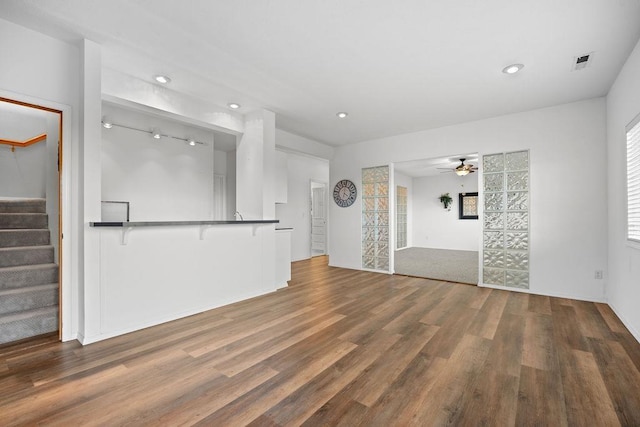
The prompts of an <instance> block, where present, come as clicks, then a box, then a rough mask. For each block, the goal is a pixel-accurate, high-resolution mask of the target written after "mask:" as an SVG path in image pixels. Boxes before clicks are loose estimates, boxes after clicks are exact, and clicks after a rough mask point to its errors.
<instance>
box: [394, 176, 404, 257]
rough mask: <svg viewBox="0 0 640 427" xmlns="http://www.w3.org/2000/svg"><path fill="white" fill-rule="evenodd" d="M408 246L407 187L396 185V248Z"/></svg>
mask: <svg viewBox="0 0 640 427" xmlns="http://www.w3.org/2000/svg"><path fill="white" fill-rule="evenodd" d="M406 247H407V187H402V186H400V185H398V186H397V187H396V248H397V249H400V248H406Z"/></svg>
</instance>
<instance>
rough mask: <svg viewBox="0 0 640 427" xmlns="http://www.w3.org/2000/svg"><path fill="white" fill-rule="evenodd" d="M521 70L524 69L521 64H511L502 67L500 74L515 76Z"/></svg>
mask: <svg viewBox="0 0 640 427" xmlns="http://www.w3.org/2000/svg"><path fill="white" fill-rule="evenodd" d="M523 68H524V65H522V64H511V65H507V66H506V67H504V68H503V69H502V72H503V73H505V74H515V73H517V72H518V71H520V70H522V69H523Z"/></svg>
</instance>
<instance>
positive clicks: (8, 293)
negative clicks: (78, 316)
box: [0, 199, 58, 344]
mask: <svg viewBox="0 0 640 427" xmlns="http://www.w3.org/2000/svg"><path fill="white" fill-rule="evenodd" d="M49 239H50V233H49V229H48V218H47V214H46V204H45V200H44V199H17V200H0V344H4V343H7V342H12V341H17V340H20V339H23V338H28V337H33V336H36V335H41V334H46V333H49V332H54V331H57V330H58V266H57V265H56V264H55V260H54V251H53V246H51V245H50V244H49V243H50V240H49Z"/></svg>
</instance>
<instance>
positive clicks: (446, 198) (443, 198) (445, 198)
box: [440, 193, 453, 210]
mask: <svg viewBox="0 0 640 427" xmlns="http://www.w3.org/2000/svg"><path fill="white" fill-rule="evenodd" d="M440 202H441V203H442V204H443V205H444V208H445V209H447V210H451V207H450V206H451V202H453V199H452V198H451V196H450V195H449V193H444V194H441V195H440Z"/></svg>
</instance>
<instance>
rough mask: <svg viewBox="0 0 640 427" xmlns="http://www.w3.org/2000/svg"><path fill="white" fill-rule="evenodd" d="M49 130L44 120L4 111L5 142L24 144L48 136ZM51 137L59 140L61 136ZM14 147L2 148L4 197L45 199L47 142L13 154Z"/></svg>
mask: <svg viewBox="0 0 640 427" xmlns="http://www.w3.org/2000/svg"><path fill="white" fill-rule="evenodd" d="M49 114H51V113H49ZM52 115H55V114H52ZM56 116H57V115H56ZM47 131H48V129H47V121H46V119H45V118H44V117H35V116H33V115H27V114H20V113H18V112H13V111H1V112H0V138H2V139H8V140H12V141H24V140H27V139H30V138H33V137H35V136H38V135H41V134H43V133H45V134H46V133H47ZM47 138H48V139H51V138H57V135H52V136H47ZM11 148H12V147H11V146H9V145H0V197H31V198H44V197H45V195H46V182H45V181H46V180H45V172H46V170H47V143H45V142H44V141H43V142H38V143H36V144H33V145H30V146H28V147H15V149H14V150H13V151H12V150H11Z"/></svg>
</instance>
